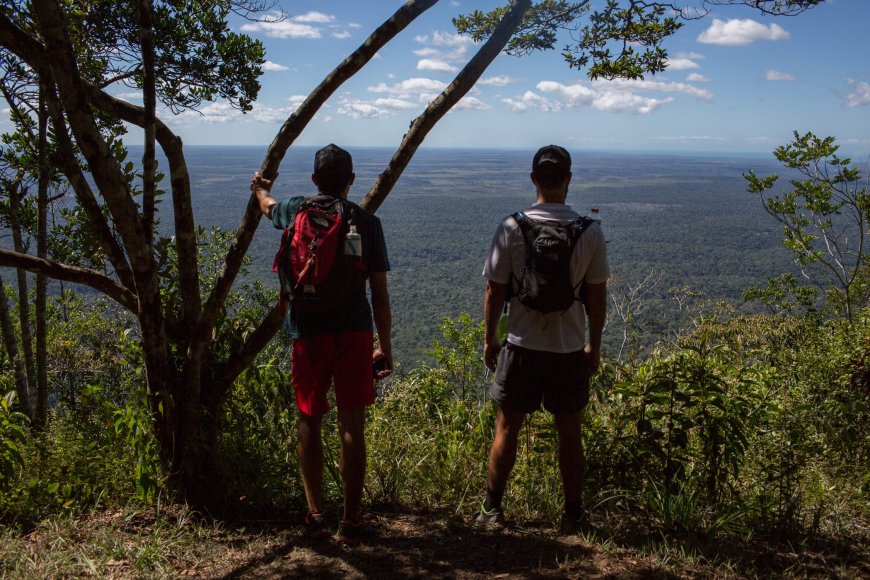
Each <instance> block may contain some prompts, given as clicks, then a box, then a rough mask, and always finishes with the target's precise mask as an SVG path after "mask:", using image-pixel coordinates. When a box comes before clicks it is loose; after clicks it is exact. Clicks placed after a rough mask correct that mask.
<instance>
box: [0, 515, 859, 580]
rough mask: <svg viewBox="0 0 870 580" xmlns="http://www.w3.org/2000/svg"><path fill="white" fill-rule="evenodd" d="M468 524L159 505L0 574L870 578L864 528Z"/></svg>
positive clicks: (89, 525) (65, 540)
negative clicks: (699, 531)
mask: <svg viewBox="0 0 870 580" xmlns="http://www.w3.org/2000/svg"><path fill="white" fill-rule="evenodd" d="M467 520H468V518H467V517H459V516H454V515H449V514H437V513H413V512H395V511H386V510H385V511H381V512H370V513H369V514H368V515H367V522H368V523H369V524H370V530H371V533H370V534H369V535H368V536H367V537H366V539H365V541H364V543H363V544H361V545H359V546H356V547H353V548H348V547H344V546H341V545H339V544H338V543H337V542H335V541H334V540H332V539H327V540H320V541H314V540H309V539H306V538H304V537H302V535H301V528H300V527H299V523H300V521H301V520H300V518H296V517H294V518H288V519H286V520H256V521H254V520H247V521H244V520H242V521H237V522H235V523H214V522H210V521H205V522H203V521H201V518H197V517H196V516H193V515H191V514H189V513H186V514H185V513H184V512H183V511H182V512H179V513H176V514H172V513H171V512H170V513H163V514H162V516H161V518H156V517H155V514H154V513H153V512H146V513H141V512H140V513H136V514H130V513H125V512H121V511H115V512H112V511H106V512H102V513H98V514H92V515H90V516H87V517H82V518H77V519H75V520H74V521H72V522H69V523H67V524H66V525H65V526H61V527H57V526H55V527H53V528H52V527H49V528H44V527H43V528H37V529H35V530H32V531H30V532H29V533H22V535H21V536H20V537H19V538H18V540H17V541H18V542H21V543H20V544H19V545H20V547H16V553H17V552H18V551H22V552H26V554H24V557H22V559H21V560H19V562H18V563H17V564H13V563H11V562H7V565H6V567H5V571H6V573H2V572H3V570H4V567H3V566H0V576H8V577H44V576H55V577H74V576H81V575H88V576H96V577H111V578H131V577H140V578H154V577H164V578H374V579H377V580H386V579H392V578H427V579H428V578H458V579H476V578H756V577H758V578H781V577H794V578H805V577H824V578H870V551H868V541H867V540H868V537H870V534H867V533H866V532H867V529H866V528H862V529H861V531H860V534H859V536H858V538H859V539H852V540H849V541H844V540H842V539H841V540H839V541H837V542H834V541H832V540H824V539H817V540H814V541H812V542H808V541H803V542H798V541H797V540H791V541H789V540H787V539H779V540H772V539H767V540H760V539H746V538H742V539H741V538H733V539H729V540H722V539H721V538H718V539H716V540H715V541H705V540H704V539H703V538H683V539H679V540H678V539H674V538H673V537H672V536H665V535H664V534H662V533H661V532H653V531H649V530H642V527H643V526H642V523H638V524H637V525H631V524H629V525H626V522H625V517H624V515H623V517H622V518H621V519H620V520H619V522H613V523H611V524H608V523H606V522H603V521H600V520H599V521H596V520H595V519H593V520H592V521H591V522H590V525H589V527H588V528H587V529H584V530H583V531H582V532H581V533H574V534H561V533H560V532H559V531H558V530H556V529H553V528H552V526H549V525H541V526H538V527H536V526H520V525H516V524H514V525H511V526H510V527H509V528H508V529H506V530H502V531H498V532H487V531H481V530H476V529H474V528H473V527H472V526H470V525H469V522H468V521H467ZM61 528H62V529H61ZM617 528H619V529H617ZM47 551H55V552H58V551H60V552H63V551H66V553H67V556H66V559H62V558H58V557H55V559H54V560H52V559H50V558H49V557H48V556H47V553H48V552H47ZM2 559H3V558H2V557H0V560H2ZM22 562H24V564H22ZM30 562H33V564H30ZM40 562H41V563H40ZM59 562H61V563H59ZM0 563H2V562H0Z"/></svg>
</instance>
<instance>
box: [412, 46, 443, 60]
mask: <svg viewBox="0 0 870 580" xmlns="http://www.w3.org/2000/svg"><path fill="white" fill-rule="evenodd" d="M414 54H416V55H417V56H419V57H420V58H426V57H429V56H437V55H439V54H441V51H440V50H438V49H437V48H432V47H431V46H427V47H425V48H418V49H417V50H415V51H414Z"/></svg>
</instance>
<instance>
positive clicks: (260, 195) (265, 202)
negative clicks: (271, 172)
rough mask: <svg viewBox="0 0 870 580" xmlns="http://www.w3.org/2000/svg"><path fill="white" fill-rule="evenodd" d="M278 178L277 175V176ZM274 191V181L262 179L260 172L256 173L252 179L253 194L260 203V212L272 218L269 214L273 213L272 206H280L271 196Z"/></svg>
mask: <svg viewBox="0 0 870 580" xmlns="http://www.w3.org/2000/svg"><path fill="white" fill-rule="evenodd" d="M275 177H276V178H277V177H278V176H277V175H276V176H275ZM271 191H272V181H269V180H268V179H263V178H262V177H260V172H259V171H258V172H256V173H254V177H253V179H251V193H253V194H254V195H255V196H257V201H258V202H260V210H261V211H262V212H263V214H265V216H266V217H271V216H270V215H269V214H270V213H271V211H272V206H274V205H278V200H276V199H275V198H274V197H272V196H271V195H270V192H271Z"/></svg>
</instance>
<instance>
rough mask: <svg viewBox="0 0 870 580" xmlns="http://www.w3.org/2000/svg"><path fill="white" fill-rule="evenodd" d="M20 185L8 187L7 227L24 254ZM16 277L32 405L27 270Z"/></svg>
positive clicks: (33, 370) (33, 375)
mask: <svg viewBox="0 0 870 580" xmlns="http://www.w3.org/2000/svg"><path fill="white" fill-rule="evenodd" d="M22 195H23V192H22V191H21V185H20V184H18V183H16V184H14V185H13V186H12V187H11V188H9V222H10V223H9V228H10V229H11V230H12V247H13V248H14V249H15V251H16V252H17V253H19V254H26V253H27V248H26V247H25V245H24V236H23V235H22V232H21V213H20V212H21V197H22ZM15 274H16V278H17V279H18V324H19V327H20V330H21V351H22V352H23V353H24V370H25V372H26V373H27V385H28V390H29V397H28V399H29V400H30V402H31V406H33V404H34V402H35V401H36V399H37V394H36V363H35V360H34V357H33V328H32V326H31V324H30V296H29V289H28V285H27V271H26V270H24V269H23V268H16V270H15Z"/></svg>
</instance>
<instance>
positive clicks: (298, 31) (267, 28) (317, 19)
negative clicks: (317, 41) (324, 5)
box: [241, 11, 342, 38]
mask: <svg viewBox="0 0 870 580" xmlns="http://www.w3.org/2000/svg"><path fill="white" fill-rule="evenodd" d="M332 22H335V16H332V15H331V14H324V13H323V12H315V11H312V12H306V13H305V14H300V15H298V16H290V17H289V18H284V19H281V18H280V15H278V14H274V17H273V18H270V17H267V19H266V20H261V21H258V22H248V23H246V24H243V25H242V27H241V28H242V30H243V31H244V32H261V33H263V34H265V35H266V36H268V37H270V38H321V37H322V36H323V33H322V32H321V29H320V28H318V25H327V24H330V23H332ZM336 34H342V33H336ZM333 36H335V35H334V34H333Z"/></svg>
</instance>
